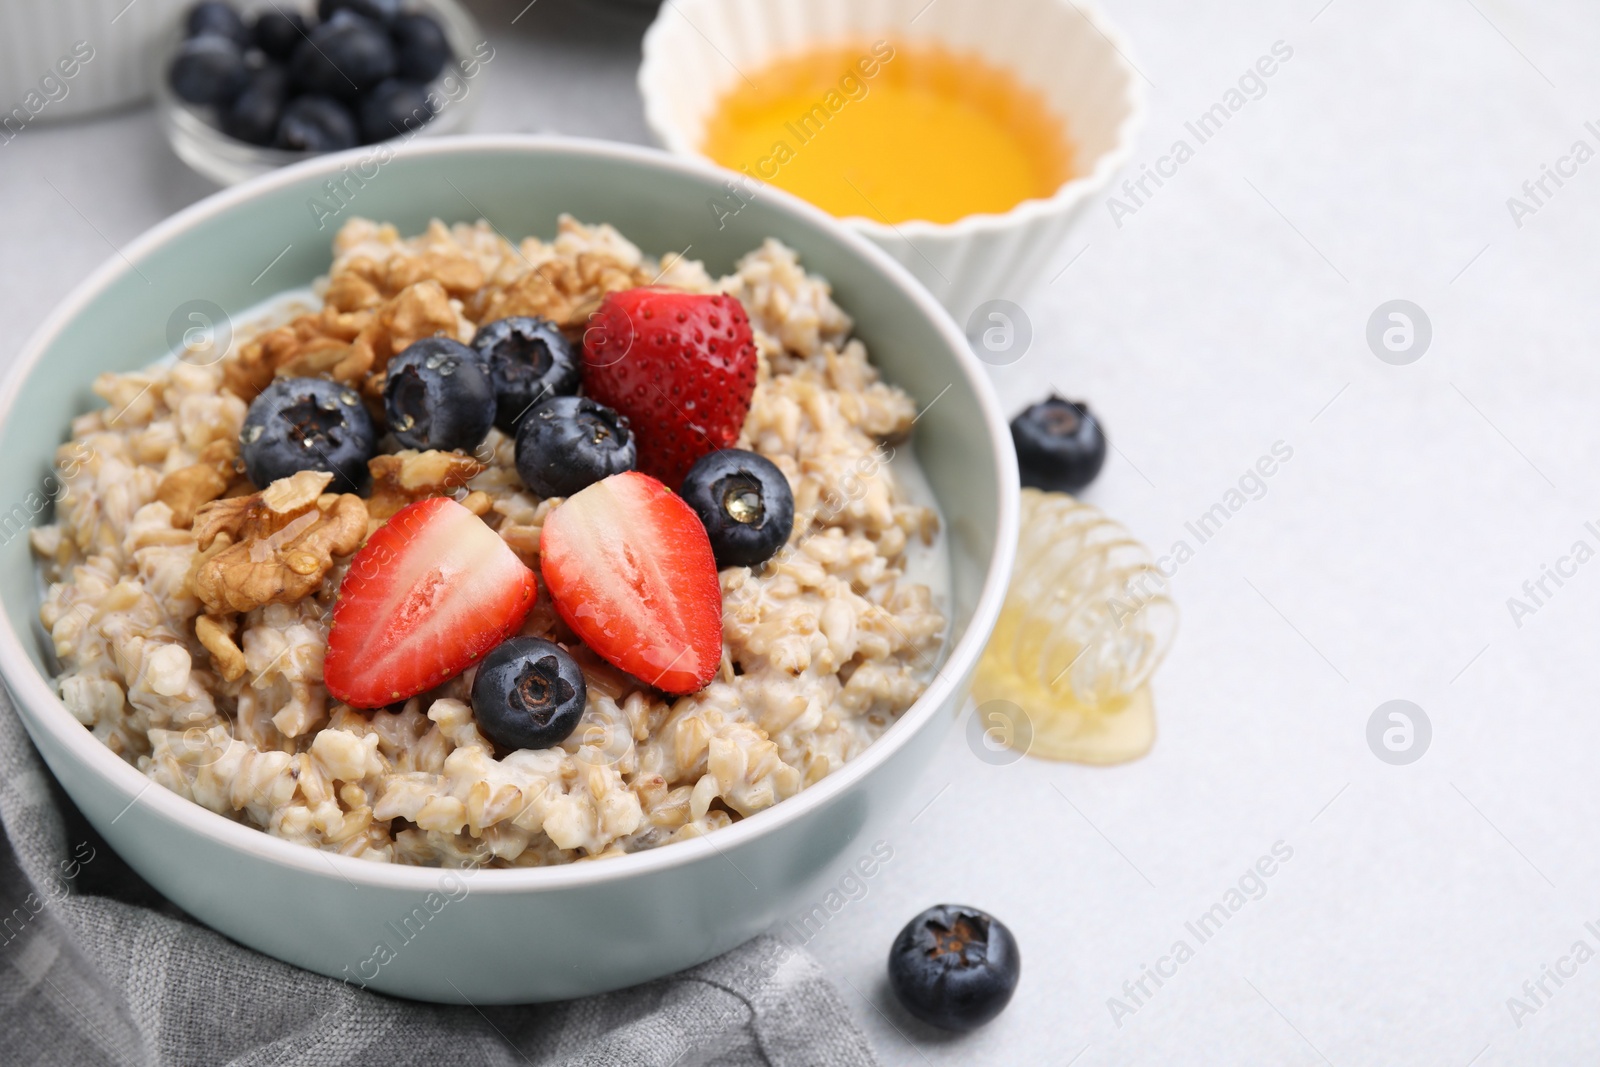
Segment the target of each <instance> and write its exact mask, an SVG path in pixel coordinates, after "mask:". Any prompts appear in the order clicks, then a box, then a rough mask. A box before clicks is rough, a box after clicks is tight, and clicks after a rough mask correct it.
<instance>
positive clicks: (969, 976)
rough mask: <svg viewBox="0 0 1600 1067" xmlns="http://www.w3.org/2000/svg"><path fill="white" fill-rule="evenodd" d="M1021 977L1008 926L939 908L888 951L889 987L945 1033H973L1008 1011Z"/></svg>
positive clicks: (954, 907)
mask: <svg viewBox="0 0 1600 1067" xmlns="http://www.w3.org/2000/svg"><path fill="white" fill-rule="evenodd" d="M1021 975H1022V955H1021V953H1020V952H1019V951H1018V949H1017V941H1016V938H1014V937H1012V936H1011V931H1010V930H1008V929H1007V928H1006V925H1005V924H1004V923H1002V922H1001V921H1000V920H999V919H996V918H995V917H994V916H992V915H989V914H988V913H987V912H982V911H979V910H978V909H977V908H969V907H965V906H963V905H960V904H939V905H935V906H934V907H931V908H929V909H928V910H927V911H925V912H923V913H922V914H921V915H918V916H917V917H916V918H915V919H912V920H911V921H910V922H909V923H907V924H906V925H905V928H904V929H903V930H901V931H900V934H899V936H898V937H896V938H895V939H894V945H893V946H892V947H891V948H890V949H889V985H890V987H891V988H892V989H893V990H894V995H895V997H896V998H897V999H898V1000H899V1001H900V1003H901V1005H902V1006H903V1007H904V1008H905V1009H906V1011H908V1012H910V1013H911V1014H912V1015H914V1016H916V1017H917V1018H918V1019H921V1020H922V1021H923V1022H925V1023H927V1024H928V1025H930V1026H937V1027H939V1028H940V1029H942V1030H955V1031H966V1030H975V1029H977V1028H978V1027H980V1026H982V1025H983V1024H984V1023H986V1022H988V1021H990V1020H991V1019H993V1018H994V1017H995V1016H996V1015H999V1014H1000V1013H1001V1012H1002V1011H1004V1010H1005V1006H1006V1005H1007V1004H1008V1003H1010V1002H1011V995H1012V994H1013V993H1014V992H1016V989H1017V979H1018V978H1020V977H1021Z"/></svg>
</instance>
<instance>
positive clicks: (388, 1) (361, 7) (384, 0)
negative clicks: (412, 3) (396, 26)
mask: <svg viewBox="0 0 1600 1067" xmlns="http://www.w3.org/2000/svg"><path fill="white" fill-rule="evenodd" d="M341 11H349V12H351V13H352V14H356V15H360V16H361V17H362V18H364V19H371V20H372V21H373V22H381V23H389V22H392V21H394V20H395V19H396V18H398V17H399V15H400V0H318V3H317V17H318V18H320V19H324V20H326V19H331V18H333V16H334V15H336V14H338V13H339V12H341Z"/></svg>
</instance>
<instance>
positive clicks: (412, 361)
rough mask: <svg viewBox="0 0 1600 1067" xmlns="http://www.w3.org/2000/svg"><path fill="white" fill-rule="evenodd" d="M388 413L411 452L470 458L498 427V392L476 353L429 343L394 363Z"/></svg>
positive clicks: (417, 344)
mask: <svg viewBox="0 0 1600 1067" xmlns="http://www.w3.org/2000/svg"><path fill="white" fill-rule="evenodd" d="M383 409H384V412H385V414H386V415H387V416H388V419H389V430H390V432H392V433H393V434H394V436H395V440H397V441H399V442H400V443H401V444H402V445H403V446H405V447H406V448H417V449H422V450H423V451H426V450H428V449H430V448H437V449H442V450H444V451H449V450H451V449H456V448H459V449H461V450H462V451H463V452H470V451H472V450H473V449H474V448H477V447H478V446H479V445H480V444H482V443H483V439H484V438H485V437H487V436H488V435H489V427H491V426H493V425H494V388H493V387H492V386H491V385H490V384H489V374H488V372H487V371H485V370H484V369H483V361H482V360H481V359H479V358H478V354H477V353H476V352H474V351H473V350H472V349H470V348H468V347H467V346H466V345H464V344H462V343H461V342H460V341H452V340H450V339H449V338H448V337H425V338H423V339H422V340H420V341H414V342H412V343H411V344H410V345H408V346H407V347H406V349H405V351H403V352H401V353H400V354H399V355H398V356H395V357H394V358H393V359H391V360H390V361H389V372H388V377H387V378H386V379H385V380H384V383H383Z"/></svg>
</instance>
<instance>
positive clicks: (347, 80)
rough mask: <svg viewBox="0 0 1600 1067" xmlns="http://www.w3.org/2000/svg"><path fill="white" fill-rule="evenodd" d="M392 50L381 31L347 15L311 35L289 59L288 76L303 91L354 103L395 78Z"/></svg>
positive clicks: (366, 20) (341, 12) (343, 12)
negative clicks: (382, 83) (366, 93)
mask: <svg viewBox="0 0 1600 1067" xmlns="http://www.w3.org/2000/svg"><path fill="white" fill-rule="evenodd" d="M394 70H395V62H394V46H393V45H392V44H390V43H389V35H388V34H387V33H384V32H383V27H381V26H379V25H378V24H377V23H375V22H373V21H371V20H370V19H365V18H362V17H361V16H360V15H355V14H351V13H350V12H349V11H340V12H338V13H337V14H335V15H334V17H333V18H332V20H330V21H328V22H324V23H323V24H322V25H320V26H318V27H317V28H316V29H314V30H312V31H311V36H310V37H307V38H306V39H305V40H303V41H301V42H300V43H299V44H297V45H295V48H294V52H293V53H292V54H291V55H290V56H289V73H290V74H291V75H293V76H294V80H295V81H296V82H297V83H298V84H299V85H301V86H302V87H304V88H306V89H308V90H310V91H311V92H314V93H326V94H328V95H329V96H337V97H340V98H341V99H353V98H355V97H356V96H358V95H360V94H361V93H362V92H364V91H366V90H367V89H370V88H372V87H373V86H374V85H377V84H378V83H379V82H381V81H383V79H385V78H388V77H392V76H393V75H394Z"/></svg>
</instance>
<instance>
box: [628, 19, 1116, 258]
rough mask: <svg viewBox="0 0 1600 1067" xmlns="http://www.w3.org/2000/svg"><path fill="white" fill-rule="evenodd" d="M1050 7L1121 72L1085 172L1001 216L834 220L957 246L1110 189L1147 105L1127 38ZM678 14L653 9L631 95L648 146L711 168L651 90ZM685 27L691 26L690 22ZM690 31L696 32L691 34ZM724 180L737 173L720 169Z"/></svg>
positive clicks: (878, 236) (764, 185)
mask: <svg viewBox="0 0 1600 1067" xmlns="http://www.w3.org/2000/svg"><path fill="white" fill-rule="evenodd" d="M680 2H681V0H680ZM716 2H718V0H700V3H702V4H711V3H716ZM721 2H722V3H724V4H728V3H738V2H740V0H721ZM946 2H949V0H946ZM1056 3H1057V4H1058V5H1059V6H1061V7H1063V8H1068V9H1070V10H1071V11H1073V12H1074V13H1076V14H1077V15H1078V17H1079V18H1081V19H1082V20H1083V21H1084V22H1086V23H1088V25H1089V27H1090V28H1091V29H1093V30H1094V31H1095V35H1096V36H1098V37H1099V38H1101V40H1102V41H1103V42H1104V46H1106V47H1108V48H1109V53H1108V56H1107V58H1109V59H1110V61H1111V63H1112V65H1113V66H1114V67H1116V68H1117V69H1118V70H1119V71H1120V72H1121V74H1122V78H1123V91H1122V94H1121V98H1120V99H1121V102H1122V104H1123V106H1124V107H1125V108H1126V109H1127V110H1126V112H1125V113H1124V114H1123V116H1122V121H1121V122H1119V123H1117V130H1116V136H1115V138H1114V139H1113V141H1112V144H1111V146H1110V147H1109V148H1107V149H1106V150H1105V151H1104V152H1102V153H1100V154H1099V155H1098V156H1097V157H1095V164H1094V166H1093V167H1092V168H1091V169H1090V170H1089V171H1088V172H1086V173H1082V174H1077V175H1075V176H1074V177H1073V178H1071V179H1070V180H1068V181H1066V182H1064V183H1062V184H1061V185H1060V186H1059V187H1057V189H1056V191H1055V192H1054V193H1052V194H1050V195H1049V196H1042V197H1031V198H1029V199H1027V200H1024V201H1022V202H1021V203H1019V204H1017V205H1016V206H1015V207H1013V208H1011V210H1009V211H1003V212H978V213H976V214H972V215H963V216H962V217H961V218H959V219H956V220H955V221H954V222H929V221H927V220H926V219H908V220H906V221H905V222H893V223H891V222H885V221H883V220H880V219H875V218H870V217H868V216H866V215H845V216H837V218H838V221H840V222H843V223H846V224H847V225H849V226H852V227H854V228H856V229H858V230H860V231H861V232H863V233H865V234H867V235H868V236H869V237H871V238H872V239H873V240H876V241H890V240H898V241H905V242H913V243H914V240H915V239H916V238H924V239H941V238H942V239H944V240H953V239H962V238H968V237H974V236H979V235H988V234H993V233H1000V232H1006V231H1011V230H1015V229H1020V228H1026V227H1028V226H1030V225H1032V224H1034V223H1037V222H1039V221H1041V220H1043V219H1045V218H1050V217H1056V216H1060V215H1065V214H1068V213H1070V212H1072V211H1073V210H1074V209H1076V208H1077V207H1078V205H1080V204H1081V203H1083V202H1084V201H1085V200H1087V199H1088V198H1089V197H1090V196H1093V195H1094V194H1095V193H1097V192H1099V191H1100V190H1102V189H1104V188H1106V187H1107V186H1108V185H1110V184H1111V179H1112V177H1113V176H1114V175H1115V174H1116V173H1117V172H1118V171H1119V170H1121V169H1122V167H1123V165H1124V164H1126V163H1127V162H1128V159H1129V158H1130V157H1131V156H1132V155H1133V148H1134V144H1135V141H1136V140H1137V137H1138V133H1139V131H1140V130H1141V129H1142V128H1143V127H1144V121H1145V110H1146V106H1147V105H1146V99H1145V87H1144V75H1143V74H1142V73H1141V72H1140V71H1139V68H1138V67H1137V66H1135V65H1134V63H1133V60H1131V59H1129V58H1128V57H1129V54H1130V48H1131V46H1130V45H1129V43H1128V39H1127V38H1126V37H1125V36H1124V35H1123V33H1122V31H1121V30H1119V29H1117V27H1116V26H1115V25H1113V24H1112V23H1111V21H1110V20H1109V19H1107V17H1106V15H1105V13H1104V12H1103V11H1101V10H1100V6H1099V4H1098V3H1096V2H1095V0H1056ZM678 7H679V4H678V3H667V4H663V5H661V11H660V13H659V14H658V15H657V16H656V18H655V21H653V22H651V24H650V28H649V29H648V30H646V31H645V35H644V42H643V46H642V52H643V60H642V62H640V64H639V74H638V78H637V81H638V86H639V96H640V99H641V100H642V101H643V102H644V119H645V125H646V126H647V127H648V128H649V130H650V134H651V136H652V137H654V138H655V139H656V143H657V144H659V145H661V146H662V147H663V148H665V149H666V150H667V151H669V152H671V153H672V154H673V155H675V156H681V157H685V158H692V159H699V160H703V161H705V162H708V163H713V164H714V163H715V161H714V160H712V159H711V158H710V157H709V156H707V155H705V154H704V153H703V152H701V151H700V149H699V147H698V146H697V144H696V142H695V141H694V140H693V139H692V138H691V136H690V133H689V131H687V130H685V129H683V128H682V127H680V126H679V125H678V124H677V123H675V122H673V121H672V118H671V116H670V115H669V114H668V112H667V107H666V103H665V94H664V93H662V92H660V91H658V89H657V86H658V85H659V84H663V83H666V84H670V83H671V80H672V79H671V75H672V71H673V69H674V58H673V57H671V56H670V55H669V53H668V49H666V48H665V47H663V45H662V39H663V38H664V36H665V34H666V32H667V31H666V29H665V27H666V20H667V18H668V16H669V13H671V12H673V11H676V13H677V16H678V17H679V18H682V19H685V20H687V19H688V16H687V15H685V14H684V13H683V12H682V11H680V10H677V9H678ZM690 25H691V26H693V23H691V24H690ZM694 28H695V29H696V32H699V29H698V27H694ZM702 36H703V34H702ZM806 43H810V42H806ZM789 44H790V42H785V46H786V47H787V46H788V45H789ZM781 51H782V50H780V52H781ZM725 173H728V174H738V173H739V172H736V171H727V170H725ZM756 180H757V181H760V179H756ZM760 188H761V190H762V193H763V195H767V194H768V193H769V192H770V191H771V190H774V189H776V188H777V186H776V185H774V184H773V183H772V182H761V185H760ZM830 217H835V216H830Z"/></svg>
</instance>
